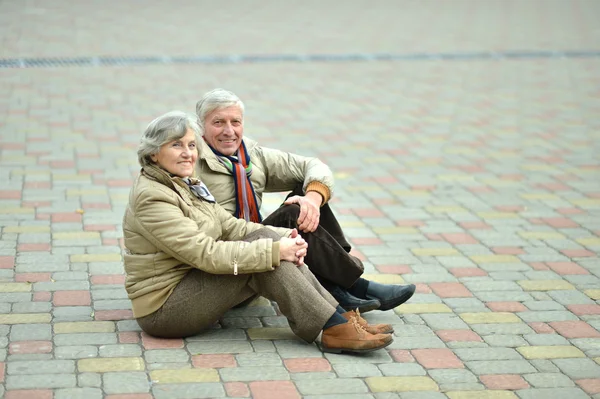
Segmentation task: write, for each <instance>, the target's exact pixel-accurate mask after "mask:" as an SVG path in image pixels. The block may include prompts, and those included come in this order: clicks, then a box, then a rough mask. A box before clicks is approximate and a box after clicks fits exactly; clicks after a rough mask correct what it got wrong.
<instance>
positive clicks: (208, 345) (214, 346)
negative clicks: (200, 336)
mask: <svg viewBox="0 0 600 399" xmlns="http://www.w3.org/2000/svg"><path fill="white" fill-rule="evenodd" d="M186 347H187V349H188V351H189V352H190V353H191V354H192V355H197V354H200V353H203V354H204V353H248V352H252V345H250V343H249V342H242V341H228V342H227V346H224V345H223V344H222V343H221V342H218V341H217V342H190V343H188V344H187V345H186Z"/></svg>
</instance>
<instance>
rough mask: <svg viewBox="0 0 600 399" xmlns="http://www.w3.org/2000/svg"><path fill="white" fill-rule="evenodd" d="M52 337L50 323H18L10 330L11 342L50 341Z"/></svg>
mask: <svg viewBox="0 0 600 399" xmlns="http://www.w3.org/2000/svg"><path fill="white" fill-rule="evenodd" d="M51 339H52V326H51V325H50V324H16V325H14V326H12V328H11V331H10V340H11V342H15V341H48V340H51Z"/></svg>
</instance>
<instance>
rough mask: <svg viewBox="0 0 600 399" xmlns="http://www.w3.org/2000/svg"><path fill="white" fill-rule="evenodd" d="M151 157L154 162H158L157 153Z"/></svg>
mask: <svg viewBox="0 0 600 399" xmlns="http://www.w3.org/2000/svg"><path fill="white" fill-rule="evenodd" d="M150 159H151V160H152V162H156V159H157V157H156V154H152V155H150Z"/></svg>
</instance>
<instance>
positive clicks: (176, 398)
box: [152, 383, 225, 399]
mask: <svg viewBox="0 0 600 399" xmlns="http://www.w3.org/2000/svg"><path fill="white" fill-rule="evenodd" d="M152 395H153V397H154V398H156V399H195V398H221V397H225V391H224V389H223V385H222V384H217V383H186V384H160V385H155V386H153V387H152Z"/></svg>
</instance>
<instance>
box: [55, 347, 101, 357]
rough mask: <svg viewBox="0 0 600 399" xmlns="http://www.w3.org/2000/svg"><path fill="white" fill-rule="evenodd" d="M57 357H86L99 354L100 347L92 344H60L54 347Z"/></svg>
mask: <svg viewBox="0 0 600 399" xmlns="http://www.w3.org/2000/svg"><path fill="white" fill-rule="evenodd" d="M54 356H56V358H57V359H85V358H90V357H96V356H98V347H96V346H92V345H74V346H59V347H56V348H54Z"/></svg>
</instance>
